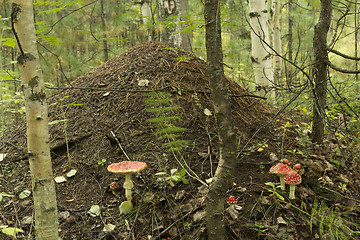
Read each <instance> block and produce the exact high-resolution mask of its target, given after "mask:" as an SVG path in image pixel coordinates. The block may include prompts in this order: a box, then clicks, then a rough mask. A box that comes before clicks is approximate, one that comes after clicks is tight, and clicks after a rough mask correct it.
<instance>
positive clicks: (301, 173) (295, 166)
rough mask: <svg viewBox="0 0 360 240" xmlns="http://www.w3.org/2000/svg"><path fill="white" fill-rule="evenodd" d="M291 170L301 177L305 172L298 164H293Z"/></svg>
mask: <svg viewBox="0 0 360 240" xmlns="http://www.w3.org/2000/svg"><path fill="white" fill-rule="evenodd" d="M293 170H294V171H296V172H298V173H299V174H300V175H303V174H304V172H305V170H304V167H303V166H302V165H301V164H300V163H297V164H295V165H294V166H293Z"/></svg>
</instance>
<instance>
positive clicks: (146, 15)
mask: <svg viewBox="0 0 360 240" xmlns="http://www.w3.org/2000/svg"><path fill="white" fill-rule="evenodd" d="M140 10H141V15H142V20H143V23H144V25H145V27H146V36H147V39H148V41H151V40H152V31H151V27H150V26H149V25H150V24H151V22H152V19H153V15H152V11H151V5H150V1H149V0H143V1H141V7H140Z"/></svg>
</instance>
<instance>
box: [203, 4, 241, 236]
mask: <svg viewBox="0 0 360 240" xmlns="http://www.w3.org/2000/svg"><path fill="white" fill-rule="evenodd" d="M204 17H205V25H206V53H207V64H208V73H209V77H210V87H211V92H212V99H213V105H214V112H215V117H216V121H217V127H218V131H219V140H220V160H219V163H218V167H217V168H216V171H215V175H214V178H213V182H212V183H211V184H210V187H209V192H208V195H207V198H206V222H207V223H206V226H207V234H208V239H209V240H225V239H226V229H225V219H224V204H225V201H226V191H227V190H228V189H229V188H230V187H231V182H232V177H233V169H234V168H235V165H236V145H235V142H236V135H235V131H234V123H233V120H232V115H231V107H230V102H229V94H228V90H227V86H226V82H225V75H224V69H223V54H222V46H221V24H220V21H221V19H220V4H219V0H205V8H204Z"/></svg>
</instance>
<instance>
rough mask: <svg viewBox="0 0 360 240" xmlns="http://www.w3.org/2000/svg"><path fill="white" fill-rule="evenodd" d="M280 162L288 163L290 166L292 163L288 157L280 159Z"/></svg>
mask: <svg viewBox="0 0 360 240" xmlns="http://www.w3.org/2000/svg"><path fill="white" fill-rule="evenodd" d="M280 163H283V164H285V165H288V166H289V165H290V161H289V160H288V159H286V158H283V159H280Z"/></svg>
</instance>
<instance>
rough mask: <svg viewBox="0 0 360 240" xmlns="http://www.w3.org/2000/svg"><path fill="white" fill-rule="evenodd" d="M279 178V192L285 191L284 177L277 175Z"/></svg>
mask: <svg viewBox="0 0 360 240" xmlns="http://www.w3.org/2000/svg"><path fill="white" fill-rule="evenodd" d="M278 176H279V178H280V186H281V190H283V191H285V181H284V177H285V175H278Z"/></svg>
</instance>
